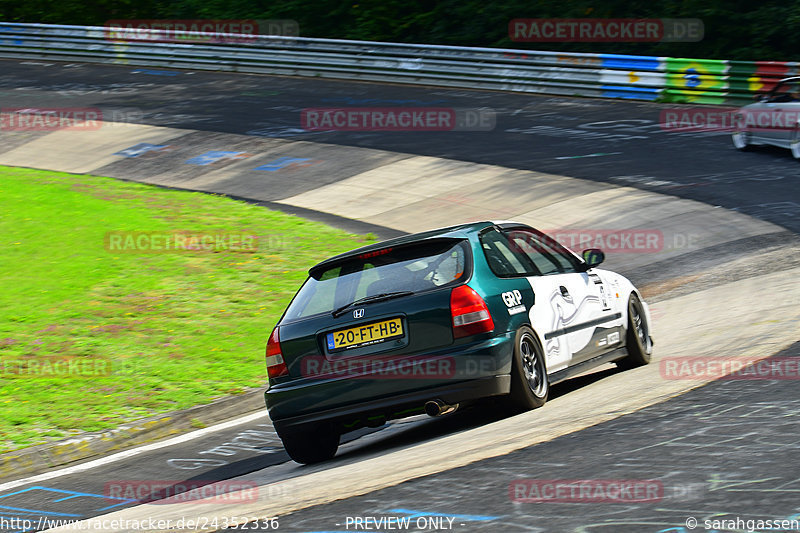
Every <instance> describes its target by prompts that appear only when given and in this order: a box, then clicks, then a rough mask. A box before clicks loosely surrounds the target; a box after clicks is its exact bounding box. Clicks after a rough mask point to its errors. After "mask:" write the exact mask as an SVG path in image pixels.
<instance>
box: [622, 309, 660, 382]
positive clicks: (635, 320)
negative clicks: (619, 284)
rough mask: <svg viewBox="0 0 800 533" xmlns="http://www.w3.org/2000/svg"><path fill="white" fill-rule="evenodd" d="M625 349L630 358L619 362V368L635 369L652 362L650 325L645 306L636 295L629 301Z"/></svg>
mask: <svg viewBox="0 0 800 533" xmlns="http://www.w3.org/2000/svg"><path fill="white" fill-rule="evenodd" d="M625 348H626V350H627V351H628V356H627V357H625V358H624V359H620V360H619V361H617V366H620V367H622V368H634V367H637V366H643V365H646V364H647V363H649V362H650V357H651V354H652V353H653V342H652V341H651V340H650V324H648V322H647V315H645V313H644V306H643V305H642V302H641V301H640V300H639V297H638V296H636V295H635V294H631V297H630V299H628V331H627V333H626V335H625Z"/></svg>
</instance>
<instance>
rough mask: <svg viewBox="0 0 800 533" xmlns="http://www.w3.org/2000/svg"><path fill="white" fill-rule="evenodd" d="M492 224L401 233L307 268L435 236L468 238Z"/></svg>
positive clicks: (469, 224)
mask: <svg viewBox="0 0 800 533" xmlns="http://www.w3.org/2000/svg"><path fill="white" fill-rule="evenodd" d="M493 225H495V224H494V222H490V221H482V222H470V223H466V224H458V225H456V226H448V227H446V228H438V229H433V230H428V231H423V232H420V233H412V234H409V235H403V236H402V237H395V238H393V239H389V240H387V241H381V242H376V243H374V244H369V245H367V246H362V247H361V248H356V249H355V250H350V251H347V252H344V253H342V254H339V255H335V256H333V257H330V258H328V259H325V260H324V261H320V262H319V263H317V264H316V265H314V266H313V267H311V268H310V269H309V273H310V272H311V271H313V270H320V269H322V268H324V267H326V266H327V265H333V264H335V263H338V262H340V261H341V260H343V259H347V258H350V257H354V256H357V255H361V254H364V253H368V252H372V251H375V250H382V249H384V248H388V247H392V246H400V245H403V244H409V243H412V242H418V241H424V240H427V239H437V238H456V239H465V238H468V237H469V235H471V234H473V233H477V232H479V231H481V230H482V229H484V228H487V227H491V226H493Z"/></svg>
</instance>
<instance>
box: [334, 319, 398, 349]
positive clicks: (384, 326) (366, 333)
mask: <svg viewBox="0 0 800 533" xmlns="http://www.w3.org/2000/svg"><path fill="white" fill-rule="evenodd" d="M402 336H403V321H402V320H401V319H399V318H393V319H391V320H383V321H381V322H374V323H372V324H366V325H364V326H358V327H355V328H348V329H341V330H339V331H334V332H333V333H328V335H327V341H328V351H336V350H347V349H351V348H360V347H361V346H369V345H370V344H378V343H381V342H385V341H387V340H390V339H396V338H398V337H402Z"/></svg>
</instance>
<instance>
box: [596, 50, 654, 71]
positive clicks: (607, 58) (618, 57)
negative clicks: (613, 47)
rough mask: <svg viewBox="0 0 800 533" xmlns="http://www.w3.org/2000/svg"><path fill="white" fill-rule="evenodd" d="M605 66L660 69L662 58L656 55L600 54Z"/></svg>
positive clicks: (617, 68)
mask: <svg viewBox="0 0 800 533" xmlns="http://www.w3.org/2000/svg"><path fill="white" fill-rule="evenodd" d="M600 59H602V60H603V68H610V69H616V70H651V71H652V70H658V67H659V66H660V65H661V59H660V58H658V57H654V56H630V55H622V54H600Z"/></svg>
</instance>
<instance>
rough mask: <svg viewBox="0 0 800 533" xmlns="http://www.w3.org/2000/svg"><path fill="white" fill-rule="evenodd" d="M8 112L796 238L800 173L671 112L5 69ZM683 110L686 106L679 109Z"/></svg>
mask: <svg viewBox="0 0 800 533" xmlns="http://www.w3.org/2000/svg"><path fill="white" fill-rule="evenodd" d="M0 65H2V70H3V76H2V78H1V79H0V102H2V104H3V107H33V106H36V105H38V106H41V107H59V106H63V107H66V106H69V107H98V108H100V109H102V110H103V111H104V118H105V119H106V120H115V119H116V121H118V122H119V121H126V120H127V121H133V122H137V123H144V124H151V125H158V126H168V127H173V128H186V129H195V130H205V131H216V132H225V133H239V134H247V135H256V136H265V137H278V138H286V139H292V140H307V141H314V142H322V143H331V144H339V145H347V146H360V147H368V148H380V149H385V150H391V151H395V152H406V153H412V154H420V155H430V156H436V157H444V158H451V159H457V160H462V161H472V162H478V163H487V164H494V165H501V166H504V167H511V168H519V169H526V170H536V171H539V172H547V173H553V174H559V175H564V176H571V177H576V178H583V179H590V180H599V181H607V182H612V183H618V184H621V185H631V186H635V187H638V188H643V189H648V190H653V191H655V192H659V193H663V194H671V195H675V196H680V197H684V198H690V199H694V200H699V201H702V202H705V203H708V204H711V205H719V206H722V207H726V208H729V209H736V210H740V211H742V212H744V213H747V214H749V215H752V216H755V217H757V218H761V219H763V220H767V221H770V222H773V223H775V224H779V225H782V226H784V227H786V228H788V229H790V230H792V231H794V232H800V216H799V215H800V187H797V185H796V182H797V180H798V179H799V178H800V163H798V162H797V161H795V160H794V159H792V156H791V154H790V153H789V151H788V150H779V149H771V148H762V149H759V150H757V151H754V152H752V153H738V152H737V151H736V150H735V149H734V148H733V146H732V144H731V141H730V136H729V134H727V133H716V132H713V133H712V132H700V133H676V132H674V131H667V130H666V129H664V128H662V126H661V125H660V124H661V118H660V115H661V112H662V111H664V110H665V109H667V107H666V106H664V105H659V104H650V103H640V102H625V101H615V100H599V99H586V98H564V97H549V96H535V95H515V94H505V93H497V92H489V91H465V90H450V89H435V88H416V87H407V86H392V85H383V84H370V83H347V82H341V81H329V80H308V79H296V78H283V77H272V76H259V75H246V74H235V75H233V74H224V73H207V72H191V71H178V70H169V71H168V70H152V69H144V68H131V67H123V66H95V65H78V64H70V63H67V64H63V63H35V62H33V63H32V62H26V63H23V64H19V63H16V62H12V61H0ZM404 106H409V107H419V106H433V107H447V108H455V109H470V110H479V109H484V111H487V110H488V112H494V113H495V114H496V125H495V127H494V129H492V130H491V131H467V132H434V133H430V132H399V133H385V132H306V131H303V130H302V129H301V118H300V113H301V111H302V110H303V109H307V108H331V107H373V108H380V107H404ZM678 107H680V106H678Z"/></svg>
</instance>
